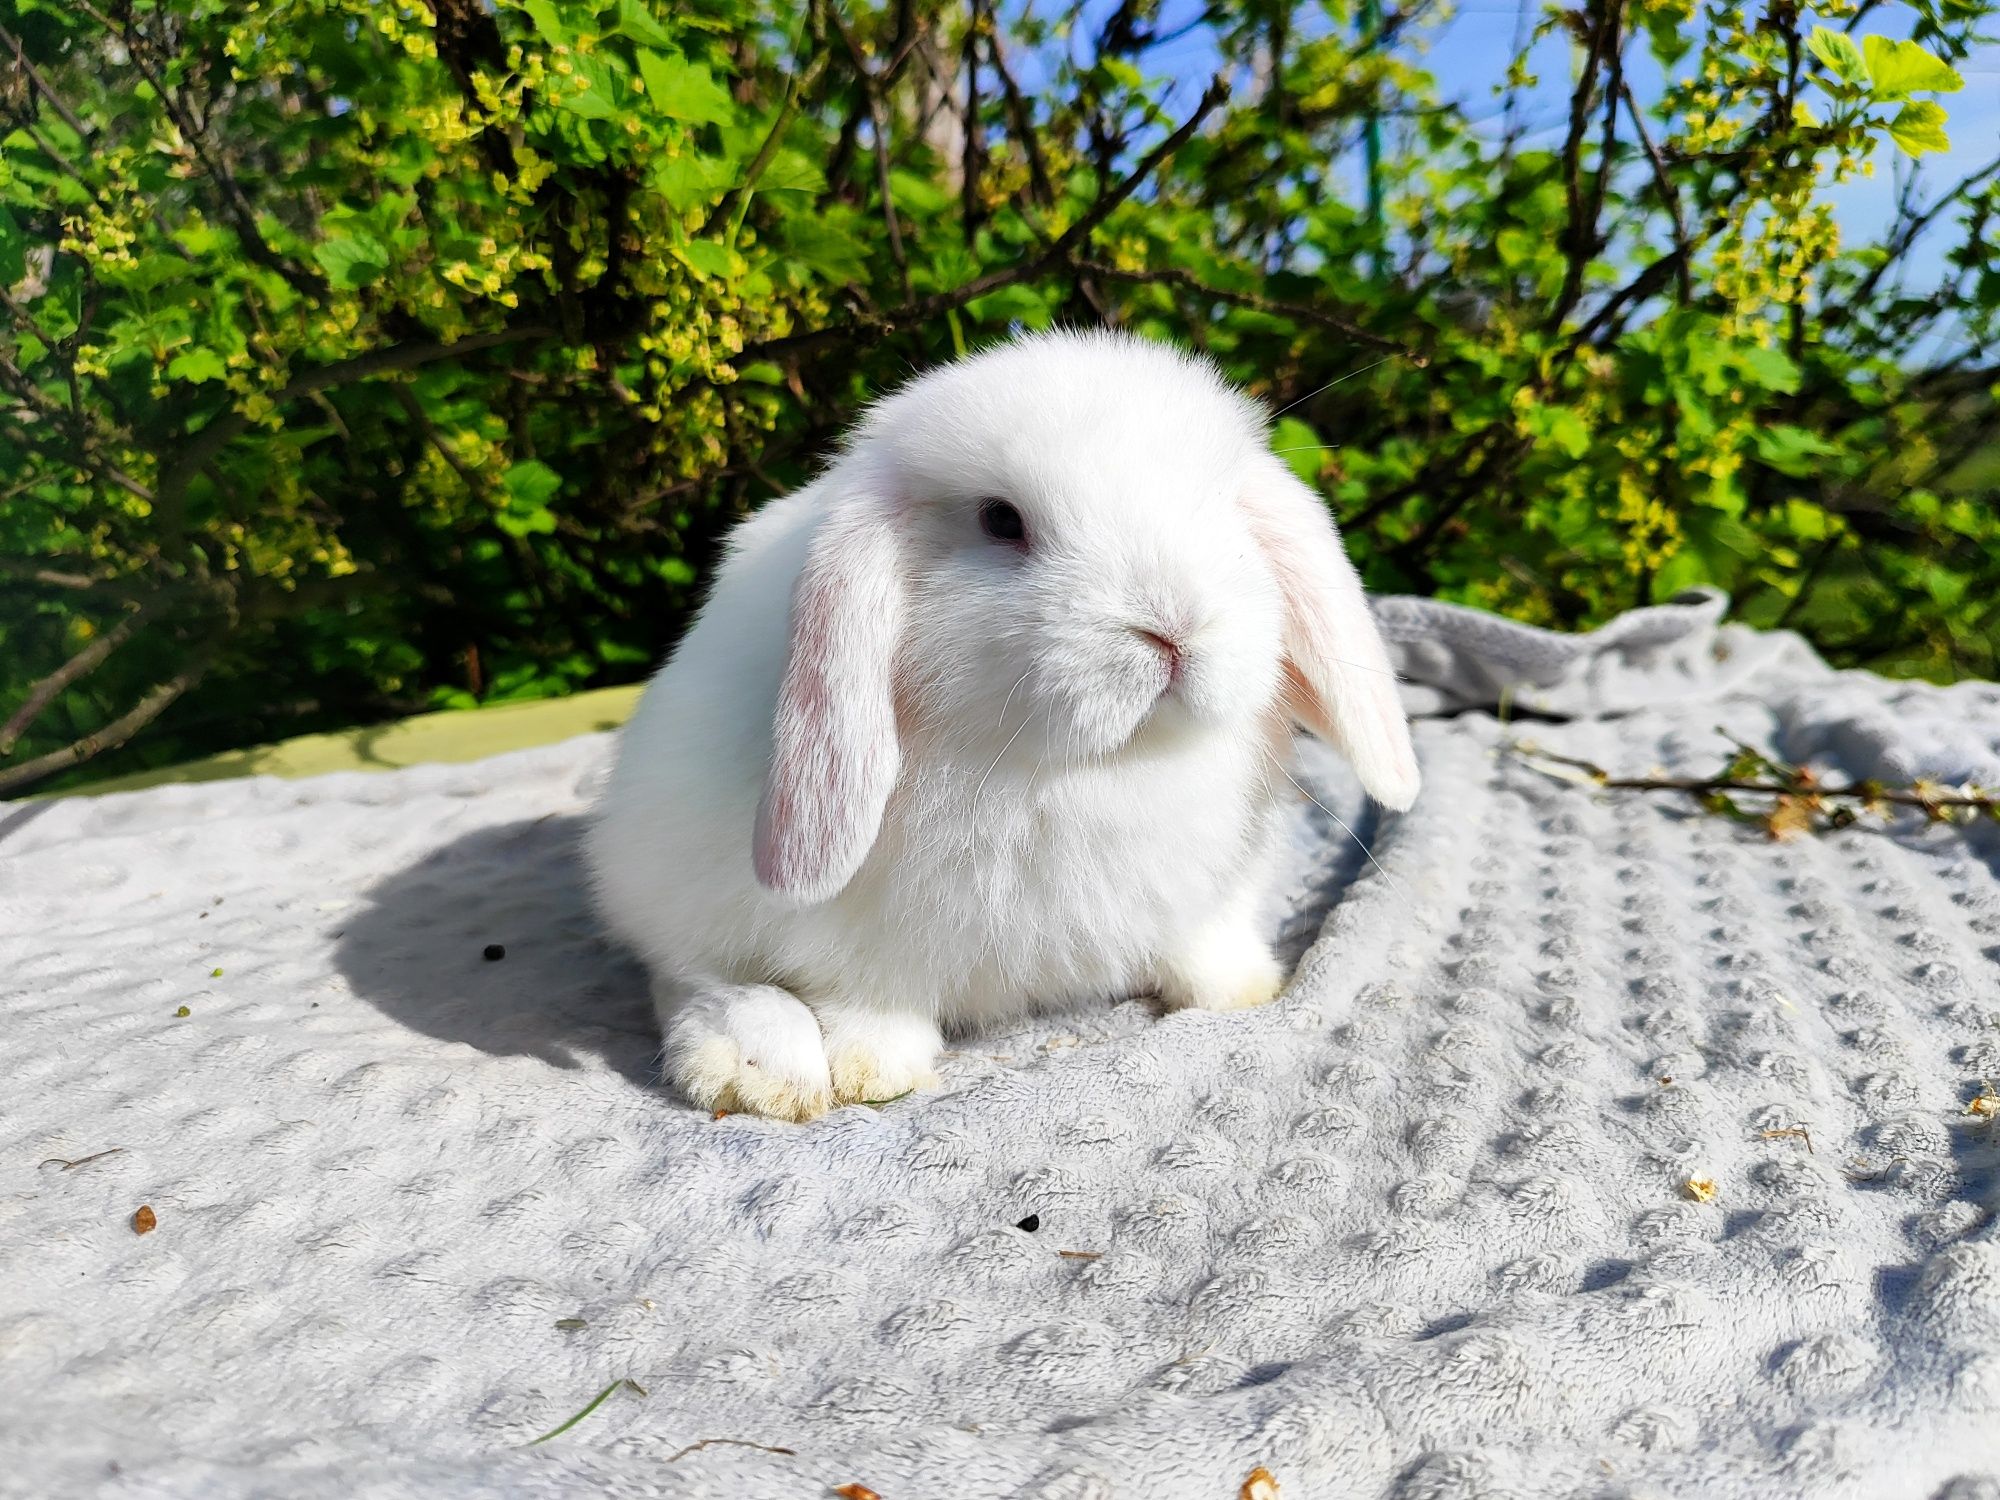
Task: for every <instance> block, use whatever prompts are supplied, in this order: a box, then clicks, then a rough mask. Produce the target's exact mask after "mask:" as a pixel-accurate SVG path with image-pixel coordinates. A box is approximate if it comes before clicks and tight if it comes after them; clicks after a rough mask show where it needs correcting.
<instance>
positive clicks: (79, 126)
mask: <svg viewBox="0 0 2000 1500" xmlns="http://www.w3.org/2000/svg"><path fill="white" fill-rule="evenodd" d="M0 42H5V43H6V44H7V45H8V46H9V47H11V48H13V49H14V62H15V64H16V66H18V67H19V68H20V69H21V72H22V73H23V74H24V75H25V76H26V78H27V80H28V82H29V83H31V84H33V85H34V86H35V92H36V93H38V94H40V95H41V96H42V98H43V100H44V101H45V102H46V103H47V104H48V106H49V108H50V109H52V110H54V111H55V112H56V113H57V114H58V115H60V116H61V117H62V122H63V124H65V125H67V126H69V128H70V129H71V130H74V131H75V132H76V133H77V134H78V135H79V136H80V137H82V138H83V139H84V140H85V141H88V140H89V139H90V132H89V131H88V130H86V129H85V128H84V124H83V121H81V120H79V119H78V118H77V117H76V114H75V112H74V111H72V110H71V109H70V107H69V106H68V105H67V104H65V103H63V102H62V97H61V96H60V95H59V94H57V93H56V91H55V90H54V89H53V88H51V87H49V81H48V80H47V79H46V78H44V77H42V75H41V71H40V69H38V68H36V66H35V65H34V64H33V63H31V62H29V61H28V54H27V52H26V50H24V49H23V48H22V46H21V39H20V38H19V37H17V36H15V35H14V33H13V32H11V31H9V30H7V28H6V27H4V26H0ZM44 149H47V148H46V147H45V148H44Z"/></svg>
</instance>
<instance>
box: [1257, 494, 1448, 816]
mask: <svg viewBox="0 0 2000 1500" xmlns="http://www.w3.org/2000/svg"><path fill="white" fill-rule="evenodd" d="M1243 503H1244V508H1245V510H1246V511H1247V512H1248V514H1249V518H1250V529H1251V532H1252V534H1253V535H1255V536H1256V538H1257V541H1258V544H1259V545H1260V546H1261V547H1262V548H1263V550H1264V555H1265V557H1266V558H1267V559H1268V561H1269V563H1270V566H1271V571H1272V574H1273V576H1274V577H1275V578H1276V580H1277V583H1278V590H1279V593H1280V594H1281V595H1282V596H1283V599H1284V606H1285V654H1286V657H1287V661H1286V667H1287V672H1286V676H1287V691H1286V694H1285V696H1286V699H1287V701H1288V703H1290V704H1291V705H1292V707H1293V710H1294V711H1295V712H1297V713H1298V715H1299V717H1300V719H1301V721H1302V722H1303V723H1304V724H1305V726H1306V727H1307V728H1308V729H1310V730H1312V731H1313V732H1314V733H1315V734H1317V735H1319V736H1320V737H1321V738H1322V739H1324V740H1327V741H1328V742H1329V743H1331V744H1333V745H1334V746H1335V747H1336V748H1338V749H1339V750H1340V751H1341V753H1342V754H1344V755H1345V756H1346V757H1347V759H1348V761H1349V762H1350V763H1351V764H1352V765H1353V766H1354V769H1355V772H1356V774H1357V775H1359V776H1360V778H1361V784H1362V786H1363V787H1365V788H1366V789H1367V791H1368V794H1369V795H1370V796H1371V797H1373V798H1374V799H1375V800H1376V801H1378V802H1380V803H1382V804H1383V805H1384V806H1387V807H1393V808H1404V807H1408V806H1409V805H1410V803H1411V802H1413V801H1415V800H1416V795H1417V790H1418V786H1419V777H1418V772H1417V758H1416V752H1415V750H1414V749H1413V748H1412V747H1411V745H1410V727H1409V721H1408V719H1407V718H1406V717H1405V716H1404V713H1403V705H1402V701H1401V699H1400V698H1399V697H1398V695H1397V692H1396V676H1395V673H1394V672H1393V671H1392V670H1391V669H1390V666H1389V653H1388V651H1387V650H1386V649H1385V648H1384V646H1383V644H1382V636H1381V632H1380V631H1379V630H1377V629H1376V627H1375V620H1374V616H1373V615H1372V614H1370V613H1369V609H1368V600H1367V597H1366V596H1365V595H1364V594H1363V593H1362V591H1361V580H1360V578H1359V576H1357V575H1356V573H1355V571H1354V565H1353V563H1351V562H1349V561H1348V558H1347V554H1346V552H1345V551H1344V550H1342V548H1341V545H1340V535H1339V533H1338V532H1337V531H1336V530H1335V529H1334V526H1333V522H1332V518H1331V517H1329V516H1328V515H1327V513H1326V509H1325V507H1324V506H1323V505H1322V504H1321V503H1320V500H1319V497H1318V496H1316V495H1314V494H1313V493H1312V492H1311V491H1309V490H1307V489H1306V487H1305V486H1304V485H1302V484H1300V483H1299V482H1298V481H1297V480H1296V479H1294V478H1293V477H1292V475H1291V473H1290V472H1289V471H1287V470H1284V469H1283V468H1282V467H1281V466H1280V465H1279V464H1278V462H1277V460H1276V459H1270V460H1267V461H1265V462H1263V463H1260V465H1259V472H1258V477H1257V479H1256V481H1255V482H1254V483H1253V484H1252V485H1251V486H1250V487H1249V490H1248V492H1247V493H1246V494H1245V496H1244V501H1243Z"/></svg>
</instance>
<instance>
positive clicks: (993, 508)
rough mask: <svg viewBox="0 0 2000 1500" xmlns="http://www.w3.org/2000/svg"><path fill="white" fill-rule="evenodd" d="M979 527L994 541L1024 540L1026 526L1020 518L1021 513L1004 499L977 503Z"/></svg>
mask: <svg viewBox="0 0 2000 1500" xmlns="http://www.w3.org/2000/svg"><path fill="white" fill-rule="evenodd" d="M979 529H980V530H981V531H983V532H985V533H986V534H987V535H988V536H990V537H992V538H993V540H994V541H996V542H1025V541H1026V540H1027V539H1028V526H1027V523H1026V522H1025V521H1023V520H1022V519H1021V513H1020V512H1019V511H1018V510H1016V509H1014V507H1013V506H1011V505H1009V504H1008V503H1007V502H1006V501H1005V500H982V501H981V502H980V504H979Z"/></svg>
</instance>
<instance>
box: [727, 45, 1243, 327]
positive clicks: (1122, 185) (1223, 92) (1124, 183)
mask: <svg viewBox="0 0 2000 1500" xmlns="http://www.w3.org/2000/svg"><path fill="white" fill-rule="evenodd" d="M1228 95H1229V86H1228V84H1227V83H1226V82H1225V81H1224V80H1223V78H1222V76H1221V75H1220V74H1217V75H1216V76H1215V78H1214V79H1213V80H1211V81H1210V83H1209V85H1208V88H1207V90H1206V92H1204V93H1203V94H1202V96H1201V101H1200V103H1198V104H1197V105H1196V106H1195V109H1194V113H1193V114H1191V115H1189V116H1188V118H1187V119H1186V120H1185V121H1183V122H1182V123H1181V125H1180V127H1179V128H1178V129H1177V130H1175V131H1174V133H1173V134H1172V135H1170V136H1168V137H1167V138H1166V139H1165V140H1164V141H1162V142H1160V144H1159V145H1157V146H1155V147H1154V148H1153V149H1152V150H1151V151H1149V152H1147V153H1146V155H1145V156H1144V157H1143V158H1142V159H1141V160H1140V161H1139V164H1138V165H1137V166H1135V167H1134V168H1133V169H1132V170H1131V171H1130V172H1129V173H1127V174H1126V176H1125V177H1124V178H1122V179H1121V180H1120V181H1119V182H1118V183H1117V184H1116V185H1115V186H1114V187H1112V188H1111V189H1110V190H1109V191H1108V192H1105V193H1103V194H1100V195H1099V197H1098V198H1097V201H1096V202H1094V203H1093V204H1091V206H1090V208H1089V210H1088V211H1087V212H1085V213H1084V215H1083V216H1082V217H1081V218H1080V219H1078V220H1077V221H1076V223H1074V224H1072V225H1071V226H1070V227H1069V228H1068V229H1067V230H1065V231H1064V232H1063V233H1062V235H1061V236H1060V237H1058V238H1057V239H1056V240H1055V241H1054V242H1052V243H1051V244H1050V245H1049V246H1048V247H1047V248H1046V249H1044V250H1043V251H1042V252H1041V253H1040V254H1039V255H1036V256H1034V257H1033V258H1031V259H1029V260H1026V261H1023V262H1021V263H1020V264H1019V265H1016V266H1011V267H1008V268H1007V269H1005V270H999V271H989V272H987V273H986V274H985V275H984V276H978V277H975V278H973V279H972V280H971V281H968V282H967V283H965V285H963V286H960V287H954V288H953V289H951V290H950V291H946V292H933V293H931V294H930V295H929V296H928V297H918V298H913V299H911V300H909V301H906V302H904V303H902V304H900V305H899V306H897V307H893V308H891V309H889V311H887V312H883V313H864V314H862V315H861V316H859V317H857V318H854V319H852V320H850V321H849V322H846V323H839V324H833V325H830V326H828V327H825V328H818V329H814V330H812V331H810V332H808V333H796V334H788V335H786V336H785V337H783V338H777V339H769V340H767V341H765V342H764V343H761V344H751V345H748V346H746V347H745V348H744V350H743V351H742V353H741V354H740V355H739V356H738V357H739V358H740V359H742V360H745V361H748V360H751V359H770V358H773V357H775V356H778V355H784V354H791V355H799V354H805V353H808V352H810V351H812V350H814V349H818V348H821V347H824V346H826V345H829V344H849V343H852V344H864V345H865V344H869V343H873V342H876V341H877V340H880V339H883V338H887V337H888V336H889V335H890V334H892V333H894V332H895V331H896V330H897V329H898V328H901V327H903V326H904V325H905V324H908V323H912V322H916V323H921V322H925V321H928V320H929V319H932V318H938V317H942V316H943V315H944V314H945V313H947V312H952V311H955V310H956V309H958V308H961V307H963V306H965V304H966V303H968V302H972V301H974V300H976V299H978V298H980V297H984V296H985V295H986V294H987V293H989V292H997V291H999V290H1000V289H1001V288H1003V287H1010V286H1015V285H1017V284H1019V283H1020V282H1023V281H1032V280H1034V279H1035V278H1036V277H1037V276H1040V275H1042V274H1044V273H1045V272H1047V271H1050V270H1053V269H1054V268H1056V267H1057V266H1061V265H1064V264H1067V263H1068V262H1069V260H1070V257H1071V254H1072V252H1073V251H1075V249H1076V248H1077V246H1079V245H1081V244H1082V243H1083V242H1084V241H1085V240H1087V239H1089V238H1090V236H1091V235H1092V234H1093V233H1094V232H1095V231H1096V229H1097V226H1098V225H1100V224H1102V223H1103V222H1104V221H1105V220H1106V219H1107V218H1109V217H1110V216H1111V214H1112V213H1113V211H1115V210H1116V209H1117V207H1118V206H1119V205H1120V204H1121V203H1123V202H1124V201H1125V200H1126V199H1127V198H1129V197H1131V196H1132V194H1133V193H1134V192H1136V191H1137V190H1138V188H1139V185H1140V184H1141V183H1143V182H1144V181H1145V180H1146V179H1147V178H1148V177H1150V176H1151V175H1152V174H1153V172H1154V171H1155V170H1156V169H1157V168H1158V167H1159V165H1160V163H1162V162H1164V161H1165V160H1166V159H1167V158H1168V157H1170V156H1172V155H1173V154H1174V153H1175V152H1176V151H1178V150H1180V148H1181V147H1182V146H1184V145H1186V144H1187V141H1188V139H1189V137H1191V136H1192V135H1193V134H1194V133H1195V131H1196V130H1198V129H1200V128H1201V122H1202V121H1203V120H1205V119H1207V118H1208V116H1209V115H1210V114H1211V113H1213V111H1214V110H1215V107H1216V106H1217V105H1219V104H1220V103H1221V102H1222V101H1223V100H1224V99H1225V98H1227V97H1228Z"/></svg>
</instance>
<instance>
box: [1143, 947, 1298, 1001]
mask: <svg viewBox="0 0 2000 1500" xmlns="http://www.w3.org/2000/svg"><path fill="white" fill-rule="evenodd" d="M1158 978H1159V989H1160V998H1161V1000H1163V1001H1164V1002H1165V1003H1166V1006H1167V1008H1168V1009H1169V1010H1249V1009H1250V1008H1252V1007H1253V1006H1258V1005H1268V1004H1269V1003H1270V1002H1271V1001H1273V1000H1275V999H1277V998H1278V992H1279V991H1280V990H1282V989H1283V988H1284V987H1285V971H1284V970H1283V969H1280V968H1279V967H1278V961H1277V960H1276V959H1275V958H1273V957H1272V956H1271V949H1270V946H1269V945H1268V944H1267V943H1265V942H1264V940H1263V939H1262V938H1260V937H1258V936H1257V935H1256V934H1255V933H1254V932H1247V931H1240V930H1227V929H1225V930H1222V931H1211V932H1209V933H1206V934H1204V935H1203V936H1202V938H1201V939H1200V940H1199V941H1197V942H1195V943H1193V944H1191V945H1190V946H1189V947H1188V949H1187V950H1186V951H1185V952H1182V953H1178V954H1175V955H1173V956H1172V957H1170V958H1168V959H1167V960H1166V961H1165V962H1163V963H1161V964H1160V965H1159V973H1158Z"/></svg>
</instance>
